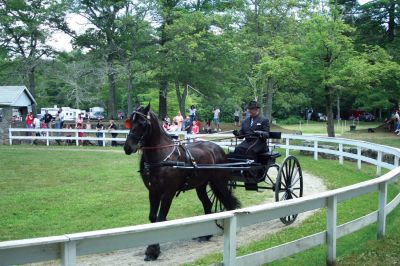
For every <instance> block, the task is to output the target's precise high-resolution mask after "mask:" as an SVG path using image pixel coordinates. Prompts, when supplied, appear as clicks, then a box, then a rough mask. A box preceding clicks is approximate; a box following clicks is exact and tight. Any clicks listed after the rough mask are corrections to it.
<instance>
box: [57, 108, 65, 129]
mask: <svg viewBox="0 0 400 266" xmlns="http://www.w3.org/2000/svg"><path fill="white" fill-rule="evenodd" d="M58 115H59V116H60V121H61V124H60V128H64V112H63V110H62V109H61V108H60V109H59V110H58Z"/></svg>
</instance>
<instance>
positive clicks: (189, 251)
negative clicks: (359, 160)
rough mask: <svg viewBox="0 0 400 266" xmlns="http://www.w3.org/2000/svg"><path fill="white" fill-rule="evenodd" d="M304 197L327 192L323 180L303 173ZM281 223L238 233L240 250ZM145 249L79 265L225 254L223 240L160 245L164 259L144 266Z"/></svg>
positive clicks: (181, 260) (186, 259)
mask: <svg viewBox="0 0 400 266" xmlns="http://www.w3.org/2000/svg"><path fill="white" fill-rule="evenodd" d="M303 175H304V176H303V177H304V195H311V194H316V193H319V192H322V191H325V190H326V187H325V185H324V184H323V182H322V180H321V179H320V178H318V177H316V176H313V175H310V174H308V173H303ZM311 214H312V213H311V212H307V213H303V214H301V215H299V216H298V218H297V220H296V222H295V223H294V224H293V225H291V226H298V225H299V224H301V222H302V221H304V220H305V219H306V218H307V217H308V216H310V215H311ZM284 227H285V226H284V225H283V224H282V223H281V221H280V220H273V221H268V222H264V223H260V224H256V225H253V226H248V227H245V228H243V229H242V230H240V231H239V232H238V235H237V244H238V246H243V245H246V244H248V243H250V242H252V241H255V240H259V239H262V238H264V237H265V236H266V235H268V234H273V233H276V232H277V231H279V230H280V229H282V228H284ZM144 250H145V247H141V248H133V249H126V250H120V251H117V252H112V253H106V254H96V255H90V256H82V257H78V260H77V265H115V266H116V265H118V266H120V265H135V266H136V265H146V266H154V265H179V264H182V263H188V262H192V261H195V260H196V259H198V258H201V257H203V256H206V255H207V254H210V253H215V252H221V251H222V250H223V237H222V236H214V237H212V238H211V240H210V241H208V242H197V241H195V240H187V241H179V242H173V243H166V244H162V245H161V251H162V252H161V255H160V257H159V258H158V260H157V261H155V262H144V261H143V258H144Z"/></svg>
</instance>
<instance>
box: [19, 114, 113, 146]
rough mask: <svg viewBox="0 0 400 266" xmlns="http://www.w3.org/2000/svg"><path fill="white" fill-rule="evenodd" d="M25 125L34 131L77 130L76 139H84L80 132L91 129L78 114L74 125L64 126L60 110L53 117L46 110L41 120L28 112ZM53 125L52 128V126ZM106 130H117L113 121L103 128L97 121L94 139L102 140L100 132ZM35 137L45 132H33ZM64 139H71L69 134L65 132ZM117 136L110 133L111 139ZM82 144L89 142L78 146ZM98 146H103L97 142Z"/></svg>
mask: <svg viewBox="0 0 400 266" xmlns="http://www.w3.org/2000/svg"><path fill="white" fill-rule="evenodd" d="M25 125H26V128H34V129H47V128H54V129H78V137H85V135H84V132H83V131H81V130H82V129H87V130H90V129H92V125H91V123H90V122H89V121H88V122H86V123H84V119H83V117H82V115H81V114H78V116H77V118H76V119H75V123H74V124H68V125H67V124H66V125H64V115H63V112H62V109H60V110H59V111H58V112H57V114H56V115H55V116H52V115H51V114H50V113H49V112H48V111H47V110H46V111H45V114H44V115H43V116H42V118H41V119H39V117H38V115H35V114H33V113H32V112H29V113H28V114H27V115H26V117H25ZM52 125H54V126H52ZM105 129H106V130H108V132H112V131H115V130H117V129H118V126H117V124H116V123H115V122H114V120H110V121H109V125H108V126H107V127H105V126H104V125H103V122H102V120H101V119H98V120H97V124H96V130H97V132H96V137H97V138H103V133H102V132H101V131H102V130H105ZM27 135H32V133H31V132H27ZM35 135H36V136H45V135H46V133H45V132H40V131H36V132H35ZM55 136H61V132H55ZM65 136H66V137H72V134H71V132H66V133H65ZM117 136H118V133H111V137H112V138H116V137H117ZM56 142H57V143H58V144H60V140H56ZM71 142H72V141H67V143H71ZM84 142H86V143H87V144H88V143H90V142H89V141H82V140H79V145H83V144H84ZM32 144H36V141H35V140H34V141H33V142H32ZM97 145H98V146H103V141H102V140H98V141H97ZM111 146H117V141H114V140H113V141H111Z"/></svg>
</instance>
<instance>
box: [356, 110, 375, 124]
mask: <svg viewBox="0 0 400 266" xmlns="http://www.w3.org/2000/svg"><path fill="white" fill-rule="evenodd" d="M359 119H360V121H366V122H372V121H375V116H374V115H373V114H371V113H368V112H365V113H363V114H362V115H360V118H359Z"/></svg>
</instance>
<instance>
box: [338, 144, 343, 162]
mask: <svg viewBox="0 0 400 266" xmlns="http://www.w3.org/2000/svg"><path fill="white" fill-rule="evenodd" d="M339 163H340V164H343V143H339Z"/></svg>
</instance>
